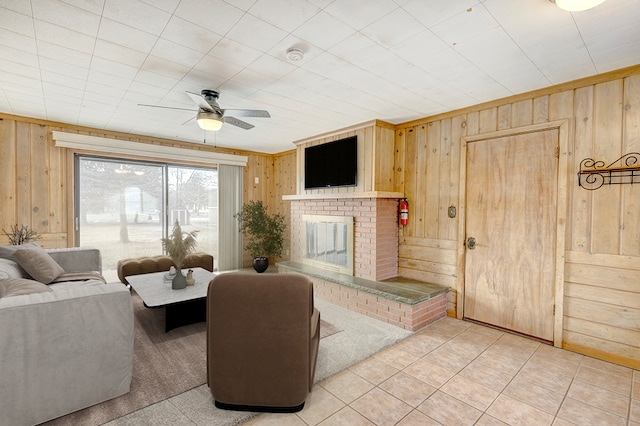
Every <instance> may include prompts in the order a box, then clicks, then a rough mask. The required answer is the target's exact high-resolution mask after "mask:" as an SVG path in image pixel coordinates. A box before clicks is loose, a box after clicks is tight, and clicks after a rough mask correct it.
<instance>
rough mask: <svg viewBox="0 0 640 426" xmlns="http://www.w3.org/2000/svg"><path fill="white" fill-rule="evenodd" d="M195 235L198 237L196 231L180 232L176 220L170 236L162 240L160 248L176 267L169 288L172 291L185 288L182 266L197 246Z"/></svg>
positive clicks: (180, 229)
mask: <svg viewBox="0 0 640 426" xmlns="http://www.w3.org/2000/svg"><path fill="white" fill-rule="evenodd" d="M196 235H198V231H191V232H182V228H181V227H180V222H178V221H177V220H176V223H175V224H174V225H173V230H172V231H171V235H170V236H169V237H168V238H163V239H162V247H163V248H164V249H165V251H166V252H167V254H168V255H169V256H170V257H171V259H172V260H173V263H174V265H175V266H176V276H175V277H173V280H172V282H171V288H172V289H174V290H178V289H181V288H185V287H186V286H187V280H186V278H185V277H184V275H182V265H183V264H184V259H185V258H186V257H187V255H189V254H190V253H193V252H195V250H196V245H197V244H198V241H197V240H196Z"/></svg>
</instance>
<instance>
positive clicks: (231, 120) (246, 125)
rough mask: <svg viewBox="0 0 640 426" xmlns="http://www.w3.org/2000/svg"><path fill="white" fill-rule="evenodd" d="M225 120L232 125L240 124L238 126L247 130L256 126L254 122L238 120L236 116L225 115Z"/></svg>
mask: <svg viewBox="0 0 640 426" xmlns="http://www.w3.org/2000/svg"><path fill="white" fill-rule="evenodd" d="M223 120H224V122H225V123H229V124H231V125H234V126H238V127H240V128H242V129H245V130H249V129H253V128H254V127H255V126H254V125H253V124H249V123H247V122H246V121H242V120H238V119H237V118H235V117H229V116H225V117H223Z"/></svg>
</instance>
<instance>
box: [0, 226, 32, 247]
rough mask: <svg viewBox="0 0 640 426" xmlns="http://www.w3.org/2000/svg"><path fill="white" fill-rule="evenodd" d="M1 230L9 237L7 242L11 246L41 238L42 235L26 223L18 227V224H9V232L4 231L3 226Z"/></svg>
mask: <svg viewBox="0 0 640 426" xmlns="http://www.w3.org/2000/svg"><path fill="white" fill-rule="evenodd" d="M2 232H4V235H6V236H7V238H9V244H11V245H12V246H19V245H22V244H27V243H30V242H32V241H36V240H39V239H40V238H42V235H40V234H39V233H38V232H37V231H34V230H33V229H30V228H29V226H27V225H20V227H19V228H18V224H16V225H15V226H13V225H11V232H7V231H5V230H4V228H2Z"/></svg>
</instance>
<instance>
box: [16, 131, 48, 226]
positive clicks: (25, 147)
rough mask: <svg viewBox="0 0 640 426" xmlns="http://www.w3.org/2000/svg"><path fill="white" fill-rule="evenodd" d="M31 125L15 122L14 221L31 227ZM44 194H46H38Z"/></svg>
mask: <svg viewBox="0 0 640 426" xmlns="http://www.w3.org/2000/svg"><path fill="white" fill-rule="evenodd" d="M30 130H31V126H30V125H29V124H28V123H24V122H18V123H16V141H15V143H16V177H17V187H16V198H15V200H16V218H15V220H16V223H17V224H25V225H29V226H30V227H33V226H34V225H33V222H32V220H31V194H32V189H31V146H30V138H31V132H30ZM40 196H46V194H40Z"/></svg>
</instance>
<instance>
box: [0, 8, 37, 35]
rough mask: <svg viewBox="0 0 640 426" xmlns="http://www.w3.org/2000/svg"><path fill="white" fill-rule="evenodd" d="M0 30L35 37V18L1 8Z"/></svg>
mask: <svg viewBox="0 0 640 426" xmlns="http://www.w3.org/2000/svg"><path fill="white" fill-rule="evenodd" d="M0 28H3V29H5V30H9V31H11V32H14V33H17V34H22V35H26V36H28V37H33V36H34V29H33V18H32V17H31V16H30V15H24V14H22V13H18V12H14V11H12V10H10V9H6V8H3V7H0Z"/></svg>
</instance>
